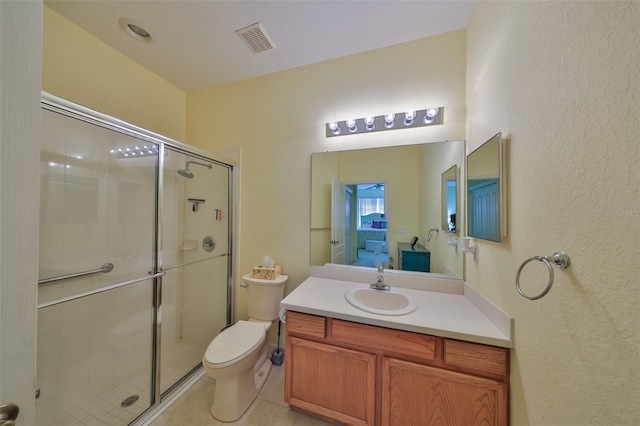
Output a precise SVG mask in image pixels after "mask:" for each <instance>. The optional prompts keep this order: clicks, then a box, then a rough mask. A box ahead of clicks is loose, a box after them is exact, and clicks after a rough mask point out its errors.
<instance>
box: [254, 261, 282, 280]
mask: <svg viewBox="0 0 640 426" xmlns="http://www.w3.org/2000/svg"><path fill="white" fill-rule="evenodd" d="M281 273H282V270H281V269H280V266H278V265H275V266H274V267H273V268H265V267H264V266H262V265H258V266H255V267H254V268H253V274H252V276H253V278H262V279H263V280H275V279H276V278H278V277H279V276H280V274H281Z"/></svg>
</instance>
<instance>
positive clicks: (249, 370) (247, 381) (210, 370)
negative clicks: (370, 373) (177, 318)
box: [202, 274, 288, 422]
mask: <svg viewBox="0 0 640 426" xmlns="http://www.w3.org/2000/svg"><path fill="white" fill-rule="evenodd" d="M287 279H288V276H286V275H280V276H279V277H278V278H276V279H275V280H265V279H260V278H253V277H252V275H251V274H247V275H245V276H243V277H242V280H243V281H244V282H245V284H247V292H248V294H247V299H248V302H247V303H248V306H247V307H248V312H249V321H242V320H241V321H238V322H237V323H235V324H234V325H232V326H231V327H228V328H226V329H224V330H223V331H222V332H221V333H220V334H218V335H217V336H216V337H215V338H214V339H213V340H212V341H211V343H209V346H208V347H207V351H206V352H205V354H204V356H203V357H202V365H203V366H204V369H205V372H206V374H207V375H208V376H209V377H211V378H213V379H215V380H216V389H215V394H214V396H213V405H212V407H211V414H212V415H213V417H215V418H216V419H217V420H219V421H221V422H233V421H236V420H238V419H239V418H240V416H242V414H243V413H244V412H245V411H246V410H247V408H249V406H250V405H251V403H252V402H253V401H254V399H255V398H256V396H258V392H260V389H261V388H262V385H264V382H265V381H266V380H267V377H268V376H269V372H270V371H271V361H270V360H269V356H268V355H269V341H268V340H267V332H268V331H269V328H271V322H272V321H273V320H275V319H277V318H278V312H279V310H280V301H281V300H282V297H283V296H284V284H285V282H286V281H287Z"/></svg>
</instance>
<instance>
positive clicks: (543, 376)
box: [466, 2, 640, 425]
mask: <svg viewBox="0 0 640 426" xmlns="http://www.w3.org/2000/svg"><path fill="white" fill-rule="evenodd" d="M639 7H640V4H639V3H637V2H634V3H623V2H481V3H480V5H479V7H478V10H477V11H476V14H475V16H474V18H473V20H472V23H471V25H470V27H469V28H468V34H467V45H468V54H467V140H468V144H469V149H471V150H472V149H475V148H476V147H477V146H479V145H480V144H481V143H482V142H483V141H485V140H486V139H488V138H489V137H491V136H492V135H493V134H495V133H496V132H497V131H503V132H505V133H506V134H507V135H509V137H510V140H509V154H508V161H509V167H510V172H509V174H508V176H509V191H508V192H509V236H508V237H507V240H506V242H504V243H503V244H496V243H490V242H483V241H480V242H479V243H478V244H479V245H480V253H479V261H478V262H477V263H474V262H473V260H472V259H470V258H469V257H468V258H467V260H466V271H467V280H468V281H469V282H470V283H471V284H472V285H473V286H475V287H476V288H477V289H478V290H479V291H481V292H482V293H484V294H485V295H487V296H488V297H489V298H490V299H491V300H493V301H494V302H496V303H497V304H499V305H500V306H501V307H502V308H503V309H504V310H506V311H507V312H508V313H509V314H510V315H512V316H513V317H514V318H515V336H514V337H515V350H514V351H513V356H512V363H511V367H512V379H511V386H512V387H511V409H512V413H511V418H512V424H514V425H526V424H532V425H604V424H616V425H618V424H637V422H638V419H640V405H639V404H638V400H639V397H640V371H639V366H640V359H639V358H638V354H639V350H638V329H639V325H640V314H639V309H638V306H639V303H640V293H639V290H638V283H639V281H640V280H639V278H640V274H639V271H640V268H639V258H640V253H639V249H638V247H639V242H640V232H639V231H640V217H639V216H640V194H639V192H638V187H639V184H640V180H639V174H640V167H639V166H640V164H639V159H638V146H639V144H638V140H639V136H640V132H639V122H638V120H639V117H640V106H639V102H640V100H639V81H640V79H639V74H638V73H639V70H640V61H639V54H640V41H639V36H638V33H639V30H638V26H639V22H640V13H639ZM556 250H564V251H566V252H567V253H568V254H569V255H570V256H571V261H572V264H571V267H570V268H569V269H568V270H566V271H560V270H559V269H557V268H556V270H555V272H556V274H555V275H556V279H555V284H554V286H553V289H552V290H551V292H550V293H549V294H548V295H547V296H545V297H544V298H543V299H540V300H538V301H528V300H526V299H524V298H522V297H521V296H520V295H518V293H517V292H516V290H515V288H514V278H515V274H516V271H517V268H518V266H519V265H520V263H521V262H522V261H524V260H525V259H527V258H529V257H531V256H534V255H549V254H551V253H553V252H554V251H556ZM525 272H526V274H525V273H523V277H522V280H521V281H522V283H523V287H525V290H526V291H528V292H531V293H534V292H536V291H539V290H540V288H541V287H543V286H544V284H546V280H547V275H546V274H547V272H546V268H545V267H544V266H543V265H542V264H539V263H537V262H534V263H533V264H529V266H528V267H527V268H526V269H525Z"/></svg>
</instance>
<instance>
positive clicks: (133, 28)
mask: <svg viewBox="0 0 640 426" xmlns="http://www.w3.org/2000/svg"><path fill="white" fill-rule="evenodd" d="M118 25H120V28H121V29H122V31H124V32H126V33H127V34H129V35H130V36H131V37H133V38H135V39H136V40H140V41H144V42H146V43H149V42H150V41H151V34H150V33H149V32H148V31H147V30H145V29H144V27H143V26H142V24H141V23H139V22H137V21H135V20H133V19H129V18H120V19H119V20H118Z"/></svg>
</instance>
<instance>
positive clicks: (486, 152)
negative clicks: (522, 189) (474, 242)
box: [466, 133, 507, 242]
mask: <svg viewBox="0 0 640 426" xmlns="http://www.w3.org/2000/svg"><path fill="white" fill-rule="evenodd" d="M504 150H505V141H504V140H503V138H502V133H498V134H496V135H495V136H493V137H492V138H491V139H489V140H488V141H486V142H485V143H484V144H482V145H481V146H480V147H479V148H478V149H476V150H475V151H473V152H472V153H470V154H469V155H468V156H467V182H466V188H467V235H468V236H470V237H474V238H479V239H482V240H489V241H497V242H501V241H502V240H503V239H504V237H506V235H507V215H506V211H507V200H506V184H507V183H506V172H505V170H506V164H505V158H504V157H505V155H504Z"/></svg>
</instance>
